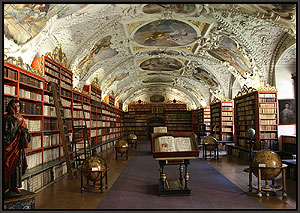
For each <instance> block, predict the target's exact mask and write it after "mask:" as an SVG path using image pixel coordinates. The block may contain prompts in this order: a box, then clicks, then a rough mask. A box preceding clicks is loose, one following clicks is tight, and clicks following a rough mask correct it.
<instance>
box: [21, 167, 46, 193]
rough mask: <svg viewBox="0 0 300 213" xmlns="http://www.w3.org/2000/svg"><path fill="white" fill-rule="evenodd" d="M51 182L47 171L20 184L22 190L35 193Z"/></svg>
mask: <svg viewBox="0 0 300 213" xmlns="http://www.w3.org/2000/svg"><path fill="white" fill-rule="evenodd" d="M50 182H51V170H50V169H48V170H46V171H43V172H41V173H39V174H37V175H34V176H33V177H31V178H29V179H26V180H24V181H23V182H22V189H25V190H27V191H31V192H37V191H39V189H41V188H42V187H43V186H46V185H47V184H48V183H50Z"/></svg>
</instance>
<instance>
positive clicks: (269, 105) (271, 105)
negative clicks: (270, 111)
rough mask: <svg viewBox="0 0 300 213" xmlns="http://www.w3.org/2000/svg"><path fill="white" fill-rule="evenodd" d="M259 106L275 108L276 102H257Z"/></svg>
mask: <svg viewBox="0 0 300 213" xmlns="http://www.w3.org/2000/svg"><path fill="white" fill-rule="evenodd" d="M259 106H260V107H261V108H276V103H272V104H270V103H269V104H259Z"/></svg>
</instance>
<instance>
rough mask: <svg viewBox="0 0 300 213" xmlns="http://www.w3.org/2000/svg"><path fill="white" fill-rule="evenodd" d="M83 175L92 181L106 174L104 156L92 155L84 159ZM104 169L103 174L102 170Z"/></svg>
mask: <svg viewBox="0 0 300 213" xmlns="http://www.w3.org/2000/svg"><path fill="white" fill-rule="evenodd" d="M82 169H83V175H84V176H85V177H86V178H87V179H88V180H90V181H99V180H101V177H102V178H103V177H104V175H105V174H106V170H107V165H106V162H105V160H104V159H103V158H101V157H100V156H98V155H92V156H90V157H88V158H87V159H85V160H84V162H83V164H82ZM100 171H102V176H101V172H100Z"/></svg>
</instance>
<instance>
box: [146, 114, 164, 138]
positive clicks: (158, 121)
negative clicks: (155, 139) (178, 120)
mask: <svg viewBox="0 0 300 213" xmlns="http://www.w3.org/2000/svg"><path fill="white" fill-rule="evenodd" d="M164 125H165V117H164V116H160V115H156V116H151V117H149V118H148V119H147V126H148V136H149V139H151V133H153V128H154V127H158V126H164Z"/></svg>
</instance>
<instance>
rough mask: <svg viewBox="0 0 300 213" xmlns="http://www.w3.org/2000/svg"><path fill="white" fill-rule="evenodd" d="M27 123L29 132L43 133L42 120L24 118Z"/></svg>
mask: <svg viewBox="0 0 300 213" xmlns="http://www.w3.org/2000/svg"><path fill="white" fill-rule="evenodd" d="M24 120H25V123H26V125H27V128H28V130H29V132H39V131H42V121H41V120H29V119H26V118H24Z"/></svg>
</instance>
